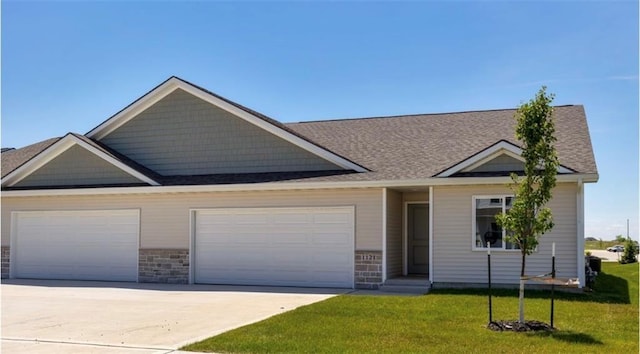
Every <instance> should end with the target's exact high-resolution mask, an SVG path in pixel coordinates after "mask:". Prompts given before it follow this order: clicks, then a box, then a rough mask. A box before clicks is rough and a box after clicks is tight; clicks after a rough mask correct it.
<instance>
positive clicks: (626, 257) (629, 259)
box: [620, 239, 637, 264]
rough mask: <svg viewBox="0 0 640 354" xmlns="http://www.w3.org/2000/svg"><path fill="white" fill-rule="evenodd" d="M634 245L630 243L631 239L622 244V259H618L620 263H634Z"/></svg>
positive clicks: (635, 260)
mask: <svg viewBox="0 0 640 354" xmlns="http://www.w3.org/2000/svg"><path fill="white" fill-rule="evenodd" d="M636 248H637V246H636V244H635V242H633V241H631V239H627V240H626V241H625V243H624V253H623V254H622V258H620V263H622V264H626V263H635V262H637V259H636V253H637V252H636Z"/></svg>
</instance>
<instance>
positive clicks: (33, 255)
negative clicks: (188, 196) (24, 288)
mask: <svg viewBox="0 0 640 354" xmlns="http://www.w3.org/2000/svg"><path fill="white" fill-rule="evenodd" d="M139 220H140V214H139V211H138V210H97V211H95V210H91V211H27V212H16V213H15V214H14V215H13V225H12V226H13V228H14V230H13V232H14V233H15V234H14V237H13V244H12V255H11V257H12V260H13V261H12V268H13V269H12V274H13V276H14V277H16V278H35V279H79V280H109V281H137V279H138V235H139V229H140V225H139Z"/></svg>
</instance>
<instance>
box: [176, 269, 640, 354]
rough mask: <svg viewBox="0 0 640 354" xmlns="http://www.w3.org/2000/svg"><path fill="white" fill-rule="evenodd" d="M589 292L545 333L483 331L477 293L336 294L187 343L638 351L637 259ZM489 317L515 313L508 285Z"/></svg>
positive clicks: (564, 297)
mask: <svg viewBox="0 0 640 354" xmlns="http://www.w3.org/2000/svg"><path fill="white" fill-rule="evenodd" d="M602 267H603V271H602V273H601V274H600V275H599V276H598V279H597V283H596V286H595V290H594V292H592V293H580V294H571V293H560V294H558V293H557V292H556V294H557V297H556V299H557V300H556V302H555V309H556V311H555V321H554V324H555V327H556V328H557V330H556V331H555V332H552V333H535V334H533V333H507V332H493V331H490V330H488V329H486V324H487V322H488V313H487V297H486V291H484V290H478V289H475V290H447V289H443V290H433V291H432V292H431V293H429V294H428V295H425V296H416V297H406V296H355V295H342V296H338V297H334V298H331V299H329V300H326V301H323V302H320V303H316V304H313V305H309V306H304V307H301V308H298V309H296V310H294V311H291V312H287V313H284V314H282V315H279V316H275V317H272V318H269V319H267V320H265V321H262V322H259V323H256V324H253V325H249V326H245V327H241V328H238V329H236V330H232V331H230V332H226V333H224V334H221V335H219V336H216V337H212V338H209V339H206V340H204V341H201V342H198V343H194V344H191V345H188V346H186V347H184V348H182V350H191V351H205V352H218V353H371V352H379V353H385V352H388V353H424V352H428V353H450V352H455V353H461V352H464V353H489V352H491V353H598V352H615V353H638V349H639V348H638V329H639V328H638V291H639V289H638V263H635V264H625V265H621V264H617V263H604V264H603V265H602ZM494 295H495V296H494V298H493V308H494V315H493V318H494V319H496V320H508V319H515V318H517V308H518V299H517V293H516V291H513V290H500V291H494ZM525 297H526V299H525V301H526V303H525V311H526V312H525V313H526V318H527V319H530V320H540V321H544V322H549V292H544V291H527V293H526V295H525Z"/></svg>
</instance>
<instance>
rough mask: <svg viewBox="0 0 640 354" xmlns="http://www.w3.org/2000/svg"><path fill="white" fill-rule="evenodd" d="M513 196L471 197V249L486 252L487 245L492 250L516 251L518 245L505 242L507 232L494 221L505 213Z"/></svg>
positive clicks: (510, 204) (511, 203)
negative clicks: (497, 216)
mask: <svg viewBox="0 0 640 354" xmlns="http://www.w3.org/2000/svg"><path fill="white" fill-rule="evenodd" d="M513 200H514V197H513V196H508V195H502V196H474V197H473V211H472V214H473V247H474V249H476V250H486V249H487V243H489V244H491V248H492V249H498V250H516V249H519V248H518V245H516V244H513V243H511V242H507V241H506V240H505V238H506V236H507V232H508V231H507V230H503V229H502V228H501V227H500V226H499V225H498V222H497V221H496V215H499V214H500V213H506V212H507V210H509V209H511V206H512V205H513Z"/></svg>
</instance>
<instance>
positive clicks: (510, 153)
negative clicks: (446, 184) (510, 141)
mask: <svg viewBox="0 0 640 354" xmlns="http://www.w3.org/2000/svg"><path fill="white" fill-rule="evenodd" d="M514 148H515V149H518V150H520V151H519V152H515V151H512V150H509V149H499V150H497V151H494V152H493V153H491V154H490V155H488V156H486V157H484V158H482V159H480V160H478V161H476V162H474V163H472V164H471V165H469V166H467V167H464V168H462V169H461V170H460V171H459V172H470V171H473V170H474V169H476V168H478V167H480V166H482V165H484V164H485V163H487V162H489V161H491V160H493V159H495V158H496V157H498V156H500V155H507V156H509V157H512V158H514V159H516V160H518V161H520V162H522V163H524V159H523V158H522V150H521V149H520V148H518V147H514ZM456 172H458V171H456ZM454 173H455V172H454Z"/></svg>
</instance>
